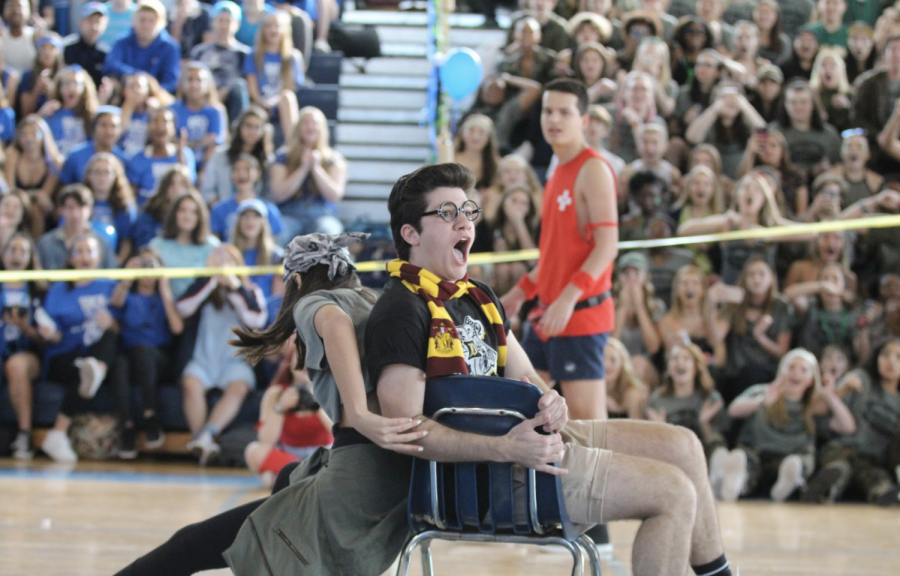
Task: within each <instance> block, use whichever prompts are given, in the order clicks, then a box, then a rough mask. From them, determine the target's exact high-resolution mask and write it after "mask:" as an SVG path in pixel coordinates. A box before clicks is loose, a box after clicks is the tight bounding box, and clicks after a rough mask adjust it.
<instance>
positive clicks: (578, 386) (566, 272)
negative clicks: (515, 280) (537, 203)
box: [502, 80, 618, 420]
mask: <svg viewBox="0 0 900 576" xmlns="http://www.w3.org/2000/svg"><path fill="white" fill-rule="evenodd" d="M588 122H589V117H588V116H587V92H586V91H585V88H584V86H583V85H582V84H581V83H579V82H576V81H573V80H556V81H553V82H551V83H549V84H548V85H547V86H546V88H545V90H544V95H543V110H542V112H541V128H542V130H543V132H544V138H546V140H547V142H548V143H549V144H550V146H551V147H552V148H553V152H554V153H555V154H556V157H557V158H558V160H559V164H558V166H557V168H556V171H555V172H554V173H553V177H552V178H550V180H549V181H548V182H547V186H546V188H545V190H544V204H543V207H542V212H541V241H540V251H541V258H540V261H539V262H538V265H537V266H536V267H535V269H534V270H532V271H531V273H530V274H528V275H526V276H525V277H523V278H522V280H521V281H520V282H519V284H518V285H517V286H516V287H515V288H513V289H512V290H511V291H510V292H509V293H508V294H507V295H506V296H505V297H504V298H503V300H502V303H503V305H504V307H505V308H506V310H507V313H509V314H515V313H517V312H518V310H519V308H520V307H521V305H522V303H523V302H525V301H526V300H529V299H532V298H534V297H535V296H537V297H538V298H539V304H538V308H537V311H536V313H535V314H533V315H532V323H531V324H530V326H529V327H526V332H525V337H524V339H523V341H522V347H523V348H524V349H525V351H526V352H527V353H528V357H529V358H530V359H531V361H532V363H533V364H534V366H535V368H537V369H538V370H539V372H538V373H539V374H541V376H542V377H543V378H544V379H545V380H547V381H550V380H555V381H556V382H559V384H560V387H561V388H562V392H563V395H564V396H565V397H566V400H567V403H568V406H569V414H570V416H571V417H572V418H573V419H577V420H596V419H605V418H606V417H607V413H606V383H605V381H604V378H605V376H606V372H605V369H604V365H603V349H604V347H605V345H606V340H607V337H608V335H609V332H610V331H612V329H613V324H614V321H615V310H614V309H613V300H612V298H611V297H610V293H609V291H610V289H611V287H612V267H613V262H614V260H615V258H616V254H617V253H618V248H617V242H618V212H617V208H616V180H615V174H614V172H613V170H612V168H611V167H610V166H609V164H608V163H607V162H606V160H604V159H603V157H602V156H601V155H600V153H598V152H597V151H596V150H594V149H593V148H590V147H589V146H588V145H587V143H586V142H585V140H584V136H583V133H584V130H585V128H586V126H587V124H588Z"/></svg>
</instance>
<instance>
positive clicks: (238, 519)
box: [115, 462, 300, 576]
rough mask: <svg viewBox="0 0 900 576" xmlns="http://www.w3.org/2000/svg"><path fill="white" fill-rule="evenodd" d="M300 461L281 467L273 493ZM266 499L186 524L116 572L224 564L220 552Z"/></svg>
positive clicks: (183, 571) (132, 574)
mask: <svg viewBox="0 0 900 576" xmlns="http://www.w3.org/2000/svg"><path fill="white" fill-rule="evenodd" d="M299 465H300V463H299V462H292V463H290V464H288V465H287V466H285V467H284V468H282V469H281V472H279V473H278V477H277V478H276V479H275V485H274V486H273V487H272V494H275V493H276V492H278V491H279V490H283V489H284V488H286V487H287V486H288V484H289V483H290V476H291V472H293V471H294V469H295V468H296V467H297V466H299ZM266 500H267V499H266V498H262V499H260V500H256V501H254V502H248V503H247V504H243V505H241V506H238V507H237V508H234V509H232V510H228V511H227V512H222V513H221V514H218V515H216V516H213V517H212V518H209V519H207V520H203V521H202V522H197V523H196V524H191V525H189V526H185V527H184V528H182V529H181V530H179V531H178V532H176V533H175V534H173V535H172V537H171V538H169V540H168V541H167V542H166V543H165V544H163V545H162V546H160V547H158V548H156V549H154V550H151V551H150V552H148V553H147V554H146V555H144V556H141V557H140V558H138V559H137V560H135V561H134V562H132V563H131V564H130V565H128V566H126V567H125V568H123V569H122V570H120V571H119V572H117V573H116V575H115V576H139V575H144V574H146V575H147V576H156V575H158V574H165V575H166V576H182V575H184V576H189V575H190V574H195V573H197V572H202V571H204V570H216V569H220V568H227V567H228V566H227V564H225V558H224V557H223V556H222V554H224V552H225V550H227V549H228V547H229V546H231V543H232V542H234V539H235V538H236V537H237V534H238V531H240V529H241V526H242V525H243V524H244V521H245V520H246V519H247V517H248V516H250V514H252V513H253V512H254V511H255V510H256V509H257V508H259V507H260V506H261V505H262V504H263V503H264V502H265V501H266Z"/></svg>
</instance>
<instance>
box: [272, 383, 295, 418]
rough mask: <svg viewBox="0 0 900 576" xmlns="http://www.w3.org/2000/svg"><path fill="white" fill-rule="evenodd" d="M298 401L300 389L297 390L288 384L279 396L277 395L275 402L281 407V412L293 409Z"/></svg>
mask: <svg viewBox="0 0 900 576" xmlns="http://www.w3.org/2000/svg"><path fill="white" fill-rule="evenodd" d="M299 403H300V391H299V390H297V387H296V386H288V387H287V388H285V390H284V392H282V393H281V396H279V397H278V402H276V403H275V404H276V405H278V407H279V408H281V412H282V414H283V413H285V412H287V411H289V410H293V409H294V408H296V407H297V404H299Z"/></svg>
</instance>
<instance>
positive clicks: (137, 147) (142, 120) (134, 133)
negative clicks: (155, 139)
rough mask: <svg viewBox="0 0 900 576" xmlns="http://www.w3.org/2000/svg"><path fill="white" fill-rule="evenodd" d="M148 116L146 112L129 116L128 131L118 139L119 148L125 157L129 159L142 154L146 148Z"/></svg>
mask: <svg viewBox="0 0 900 576" xmlns="http://www.w3.org/2000/svg"><path fill="white" fill-rule="evenodd" d="M149 125H150V115H149V114H147V113H146V112H135V113H134V114H132V115H131V122H129V123H128V129H127V130H125V133H124V134H122V138H120V139H119V146H121V147H122V150H124V151H125V155H126V156H127V157H129V158H131V157H132V156H134V155H135V154H137V153H138V152H143V151H144V148H145V147H146V146H147V133H148V132H149V128H148V127H149Z"/></svg>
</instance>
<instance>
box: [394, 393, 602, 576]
mask: <svg viewBox="0 0 900 576" xmlns="http://www.w3.org/2000/svg"><path fill="white" fill-rule="evenodd" d="M540 398H541V391H540V389H539V388H538V387H537V386H534V385H533V384H529V383H527V382H520V381H518V380H510V379H507V378H490V377H483V376H448V377H444V378H436V379H432V380H429V381H428V383H427V384H426V388H425V402H424V409H423V413H424V414H425V415H426V416H428V417H429V418H432V419H433V420H435V421H437V422H440V423H441V424H444V425H445V426H448V427H450V428H454V429H456V430H461V431H466V432H473V433H476V434H482V435H490V436H502V435H504V434H506V433H507V432H509V430H510V429H512V428H513V427H514V426H516V425H517V424H519V422H521V421H523V420H527V419H530V418H533V417H534V416H535V415H536V414H537V412H538V407H537V406H538V401H539V400H540ZM408 515H409V523H410V526H411V527H412V529H413V532H414V533H415V534H414V535H413V536H412V537H411V538H410V539H409V540H408V541H407V543H406V546H405V547H404V549H403V552H402V554H401V555H400V564H399V567H398V569H397V576H408V574H409V564H410V559H411V557H412V553H413V552H414V551H415V549H416V547H421V552H422V573H423V575H424V576H432V575H433V567H432V557H431V541H432V540H435V539H438V540H450V541H465V542H507V543H520V544H537V545H542V546H547V545H556V546H563V547H564V548H566V549H567V550H569V552H570V553H571V554H572V558H573V561H574V564H573V568H572V574H573V576H574V575H583V574H584V563H583V557H582V554H586V555H587V558H588V560H589V565H590V571H591V574H592V576H600V560H599V557H598V555H597V550H596V547H595V546H594V543H593V542H592V541H591V539H590V538H589V537H588V536H586V535H582V536H579V534H578V532H577V531H576V529H575V526H574V525H573V523H572V522H571V521H570V520H569V516H568V514H567V513H566V507H565V502H564V501H563V494H562V483H561V481H560V478H559V477H558V476H553V475H551V474H546V473H543V472H535V471H534V470H533V469H525V468H522V467H520V466H515V465H513V464H509V463H496V462H478V463H476V462H457V463H443V462H433V461H430V460H423V459H421V458H416V459H415V461H414V462H413V470H412V481H411V483H410V491H409V512H408Z"/></svg>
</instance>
